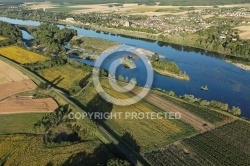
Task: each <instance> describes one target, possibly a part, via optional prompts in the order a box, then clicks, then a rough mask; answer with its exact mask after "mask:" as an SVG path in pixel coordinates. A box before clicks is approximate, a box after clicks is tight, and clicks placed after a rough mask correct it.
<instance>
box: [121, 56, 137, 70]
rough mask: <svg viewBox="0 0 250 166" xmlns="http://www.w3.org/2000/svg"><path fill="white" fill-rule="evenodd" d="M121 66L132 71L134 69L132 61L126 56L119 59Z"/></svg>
mask: <svg viewBox="0 0 250 166" xmlns="http://www.w3.org/2000/svg"><path fill="white" fill-rule="evenodd" d="M121 64H122V65H124V66H125V67H126V68H129V69H134V68H135V67H136V66H135V64H134V62H133V61H132V59H130V58H129V57H127V56H125V57H122V58H121Z"/></svg>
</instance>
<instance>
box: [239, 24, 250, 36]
mask: <svg viewBox="0 0 250 166" xmlns="http://www.w3.org/2000/svg"><path fill="white" fill-rule="evenodd" d="M236 29H238V30H240V33H239V35H240V38H241V39H250V26H249V25H248V26H247V25H246V26H240V27H236Z"/></svg>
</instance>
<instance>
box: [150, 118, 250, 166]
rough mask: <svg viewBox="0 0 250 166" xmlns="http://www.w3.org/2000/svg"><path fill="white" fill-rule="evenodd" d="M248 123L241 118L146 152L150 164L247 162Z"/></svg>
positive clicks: (228, 163) (248, 157)
mask: <svg viewBox="0 0 250 166" xmlns="http://www.w3.org/2000/svg"><path fill="white" fill-rule="evenodd" d="M249 132H250V124H249V123H246V122H243V121H241V120H237V121H234V122H232V123H230V124H226V125H224V126H222V127H219V128H217V129H215V130H212V131H210V132H206V133H204V134H200V135H197V136H194V137H192V138H187V139H185V140H183V141H182V142H181V143H180V144H178V145H171V146H169V147H167V148H165V149H163V150H159V151H155V152H152V153H148V154H146V155H145V156H146V158H147V159H148V160H149V161H150V162H151V163H152V164H153V165H162V163H168V164H169V165H172V164H173V165H249V163H250V149H249V145H250V138H249V134H248V133H249Z"/></svg>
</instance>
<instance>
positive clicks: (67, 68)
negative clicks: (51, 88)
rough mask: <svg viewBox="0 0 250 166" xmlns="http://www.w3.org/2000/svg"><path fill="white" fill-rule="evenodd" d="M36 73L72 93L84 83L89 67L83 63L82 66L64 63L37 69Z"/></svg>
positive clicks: (89, 70)
mask: <svg viewBox="0 0 250 166" xmlns="http://www.w3.org/2000/svg"><path fill="white" fill-rule="evenodd" d="M38 74H39V75H41V76H42V77H44V78H45V79H46V80H48V81H49V82H51V83H52V84H54V85H56V86H57V87H59V88H62V89H64V90H66V91H67V92H70V93H71V94H74V93H76V92H79V91H80V90H81V88H82V87H84V86H85V85H86V83H87V81H88V79H89V78H90V75H91V69H90V68H89V67H87V66H84V65H82V67H80V66H79V67H73V66H72V65H70V64H66V65H59V66H55V67H52V68H49V69H44V70H38Z"/></svg>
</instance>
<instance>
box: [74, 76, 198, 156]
mask: <svg viewBox="0 0 250 166" xmlns="http://www.w3.org/2000/svg"><path fill="white" fill-rule="evenodd" d="M101 84H102V87H103V88H104V90H105V92H107V93H108V94H110V95H111V96H115V97H116V98H119V99H126V98H129V97H131V96H132V94H131V93H119V92H117V91H115V90H113V89H112V88H111V86H110V85H109V83H108V80H107V79H102V80H101ZM76 99H77V100H78V101H79V102H81V103H82V104H83V105H86V106H87V107H88V108H90V110H92V111H93V112H102V113H112V114H114V113H119V112H122V114H121V118H116V119H108V120H101V121H102V123H104V125H105V126H107V128H109V130H110V132H115V134H116V135H118V136H119V137H120V138H121V139H122V140H123V141H125V142H127V143H128V144H129V145H130V146H131V147H133V148H134V150H135V151H137V152H140V153H145V152H148V151H151V150H153V149H157V148H160V147H162V146H165V145H167V144H169V143H171V142H174V141H177V140H180V139H182V138H185V137H187V136H190V135H192V134H194V133H196V131H195V130H194V129H193V128H192V127H191V126H189V125H187V124H185V123H183V122H182V121H180V120H173V119H171V120H170V119H165V118H163V119H151V118H144V119H142V120H140V119H135V118H127V119H125V112H130V113H131V112H138V113H139V112H140V113H153V112H155V111H157V112H161V110H159V109H158V108H156V107H154V106H152V105H150V104H148V103H146V102H145V101H140V102H138V103H136V104H134V105H129V106H118V105H113V104H111V103H108V102H107V101H105V100H104V99H103V98H102V97H101V96H99V94H98V93H97V92H96V89H95V87H94V86H93V85H92V84H90V86H88V87H87V88H86V89H85V90H84V91H83V92H82V93H81V94H80V95H79V96H78V97H77V98H76ZM135 126H136V127H135Z"/></svg>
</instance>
